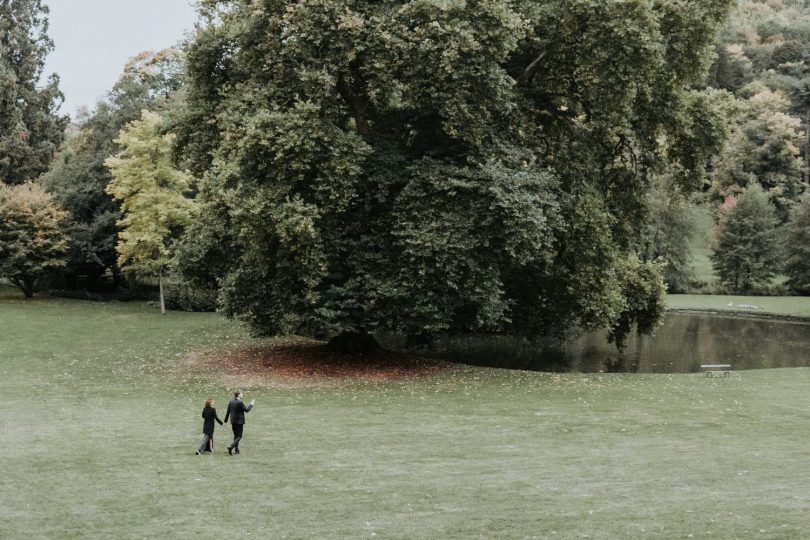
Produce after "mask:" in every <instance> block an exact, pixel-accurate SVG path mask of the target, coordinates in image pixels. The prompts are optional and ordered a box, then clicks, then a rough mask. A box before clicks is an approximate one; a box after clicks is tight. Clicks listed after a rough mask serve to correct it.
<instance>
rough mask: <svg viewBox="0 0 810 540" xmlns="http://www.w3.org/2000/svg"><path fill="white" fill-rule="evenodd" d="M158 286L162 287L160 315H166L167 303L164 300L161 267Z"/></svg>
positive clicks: (161, 268)
mask: <svg viewBox="0 0 810 540" xmlns="http://www.w3.org/2000/svg"><path fill="white" fill-rule="evenodd" d="M158 286H159V287H160V314H161V315H166V301H165V300H164V299H163V267H162V266H161V267H160V273H159V274H158Z"/></svg>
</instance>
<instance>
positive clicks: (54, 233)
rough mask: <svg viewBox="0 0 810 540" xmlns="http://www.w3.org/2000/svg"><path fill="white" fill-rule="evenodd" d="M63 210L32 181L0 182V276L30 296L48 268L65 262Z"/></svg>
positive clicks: (49, 269)
mask: <svg viewBox="0 0 810 540" xmlns="http://www.w3.org/2000/svg"><path fill="white" fill-rule="evenodd" d="M66 217H67V213H66V212H65V211H64V210H62V209H61V208H59V207H58V206H57V205H56V203H55V202H54V200H53V198H52V197H51V196H50V195H48V194H47V193H45V192H44V191H42V188H40V187H39V186H37V185H36V184H34V183H31V182H29V183H26V184H21V185H17V186H6V185H3V184H0V277H5V278H6V279H8V280H9V281H10V282H11V283H12V284H14V285H15V286H16V287H18V288H19V289H20V290H21V291H22V292H23V293H24V294H25V296H26V298H31V297H32V296H33V295H34V291H35V290H36V287H37V285H38V283H39V281H40V280H41V279H42V278H43V277H44V276H45V275H47V273H48V272H50V271H52V270H54V269H56V268H60V267H62V266H64V265H65V258H66V257H65V255H66V252H67V244H68V237H67V234H66V232H65V218H66Z"/></svg>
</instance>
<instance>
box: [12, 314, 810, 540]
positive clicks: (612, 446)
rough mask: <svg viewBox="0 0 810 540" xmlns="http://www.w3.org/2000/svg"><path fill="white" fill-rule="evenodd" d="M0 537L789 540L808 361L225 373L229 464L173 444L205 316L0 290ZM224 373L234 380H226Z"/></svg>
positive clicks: (191, 387) (207, 378)
mask: <svg viewBox="0 0 810 540" xmlns="http://www.w3.org/2000/svg"><path fill="white" fill-rule="evenodd" d="M0 328H2V329H3V331H4V332H3V337H2V338H0V374H1V375H2V377H0V396H2V397H0V406H1V408H2V411H3V414H2V415H0V439H2V459H0V464H2V466H3V472H2V476H0V538H60V539H61V538H158V537H162V538H194V537H206V538H228V537H231V536H234V535H236V536H238V537H242V538H284V537H288V538H304V537H311V538H334V537H352V538H372V537H374V538H408V539H412V538H479V537H480V538H585V537H587V538H605V539H615V538H688V537H691V536H694V537H695V538H802V537H806V534H807V509H808V507H810V485H808V483H807V480H806V478H805V476H806V475H805V472H806V471H807V469H808V465H810V450H809V449H808V440H810V392H808V391H807V388H808V385H810V369H784V370H770V371H746V372H743V373H737V374H734V376H733V377H731V378H728V379H706V378H704V377H702V376H700V375H696V374H691V375H632V374H624V375H615V374H614V375H610V374H594V375H582V374H571V375H565V374H545V373H531V372H518V371H503V370H490V369H478V368H466V367H459V368H458V369H453V370H450V371H447V372H444V373H441V374H438V375H431V376H429V377H426V378H422V379H406V380H399V381H389V382H362V381H354V382H352V381H335V380H303V381H291V380H257V379H256V378H255V377H253V378H252V377H250V376H249V374H245V381H249V382H248V383H247V384H245V390H246V394H247V398H256V400H257V405H256V408H255V409H254V411H252V412H251V413H250V414H249V415H248V424H247V426H246V430H245V435H246V436H245V439H244V442H243V445H242V449H243V453H242V455H241V456H234V457H229V456H228V455H227V453H226V452H225V451H224V447H225V443H226V441H227V439H228V437H227V433H228V431H229V430H226V429H223V428H217V436H216V438H217V446H218V447H217V452H216V454H215V455H211V456H202V457H197V456H194V454H193V451H194V448H195V446H196V444H197V442H198V440H199V430H200V428H201V419H200V418H199V414H200V409H201V405H202V401H203V399H204V398H206V397H209V396H212V397H215V398H217V399H218V408H219V410H220V411H221V412H224V405H225V402H226V398H227V396H228V393H229V390H230V387H229V385H230V384H233V382H232V379H224V378H223V377H222V376H221V375H220V374H218V373H217V372H215V371H213V370H211V369H202V370H199V371H190V370H189V368H188V367H187V365H186V360H185V358H186V354H187V352H188V351H190V350H193V349H210V348H214V347H224V346H226V345H227V344H229V343H241V342H245V341H248V338H247V337H246V336H245V334H244V332H242V331H241V330H240V329H239V328H238V327H237V326H236V325H234V324H233V323H229V322H227V321H224V320H222V319H220V318H219V317H217V316H215V315H208V314H179V313H171V312H170V313H169V314H167V315H166V316H165V317H160V315H158V314H157V312H156V311H155V310H153V309H151V308H148V307H146V306H145V305H143V304H118V303H109V304H95V303H89V302H77V301H59V300H35V301H32V302H24V301H17V300H11V299H8V298H6V299H4V300H0ZM239 384H240V385H241V384H242V383H241V382H240V383H239Z"/></svg>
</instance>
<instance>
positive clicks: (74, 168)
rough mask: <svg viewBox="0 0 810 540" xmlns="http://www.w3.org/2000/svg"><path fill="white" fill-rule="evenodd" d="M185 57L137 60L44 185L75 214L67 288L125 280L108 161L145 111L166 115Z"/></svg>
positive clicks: (82, 124) (79, 129)
mask: <svg viewBox="0 0 810 540" xmlns="http://www.w3.org/2000/svg"><path fill="white" fill-rule="evenodd" d="M182 70H183V55H182V53H181V52H180V51H178V50H176V49H164V50H161V51H158V52H156V53H152V52H144V53H141V54H138V55H136V56H135V57H134V58H132V59H131V60H130V61H129V62H127V64H126V66H124V70H123V73H122V74H121V76H120V77H119V79H118V81H117V82H116V84H115V86H113V88H112V89H111V90H110V92H109V93H108V94H107V96H106V98H105V99H103V100H100V101H99V102H98V103H97V104H96V107H95V109H94V110H93V111H92V112H90V113H87V115H86V116H84V117H82V118H80V119H79V122H78V124H77V126H76V129H75V130H74V133H73V134H72V135H71V136H70V137H69V138H68V140H67V141H66V144H65V145H64V147H63V149H62V150H61V151H60V152H59V154H58V155H57V156H56V158H55V159H54V161H53V164H52V166H51V169H50V170H49V171H48V172H47V173H46V174H45V175H44V176H43V178H42V183H43V185H44V187H45V189H46V190H47V191H49V192H50V193H53V194H54V196H55V197H56V199H57V200H58V201H59V203H60V204H61V205H62V206H63V207H64V208H65V209H66V210H67V211H68V212H69V213H70V225H69V228H70V236H71V249H70V257H69V260H68V265H67V268H66V269H65V272H64V274H65V276H64V277H65V280H64V281H65V285H66V286H67V287H69V288H74V287H80V286H85V287H89V288H98V287H100V286H101V285H102V284H103V282H104V280H103V276H105V275H107V274H110V275H112V276H113V278H114V281H120V269H119V268H118V265H117V262H116V259H117V254H116V252H115V245H116V243H117V241H118V227H117V225H116V222H117V221H118V220H119V219H120V217H121V215H120V208H119V204H118V202H116V201H115V200H113V199H112V198H110V196H109V195H108V194H107V193H106V191H105V189H106V188H107V185H108V184H109V183H110V180H111V179H112V177H111V175H110V171H109V169H107V167H106V166H105V165H104V161H105V160H106V159H107V158H108V157H110V156H112V155H114V154H116V153H117V152H119V150H120V147H119V145H118V144H117V143H116V141H115V139H116V138H117V137H118V134H119V132H120V131H121V129H123V128H124V126H125V125H126V124H127V123H129V122H132V121H133V120H137V119H138V118H140V116H141V111H142V110H143V109H149V110H154V111H157V112H163V111H165V110H167V109H170V108H171V106H172V99H173V98H172V96H173V95H174V93H176V92H177V91H178V90H179V89H180V87H181V73H182Z"/></svg>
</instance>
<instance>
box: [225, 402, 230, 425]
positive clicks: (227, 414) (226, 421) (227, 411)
mask: <svg viewBox="0 0 810 540" xmlns="http://www.w3.org/2000/svg"><path fill="white" fill-rule="evenodd" d="M230 415H231V406H230V405H228V410H226V411H225V423H226V424H227V423H228V417H229V416H230Z"/></svg>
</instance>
